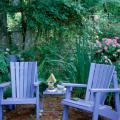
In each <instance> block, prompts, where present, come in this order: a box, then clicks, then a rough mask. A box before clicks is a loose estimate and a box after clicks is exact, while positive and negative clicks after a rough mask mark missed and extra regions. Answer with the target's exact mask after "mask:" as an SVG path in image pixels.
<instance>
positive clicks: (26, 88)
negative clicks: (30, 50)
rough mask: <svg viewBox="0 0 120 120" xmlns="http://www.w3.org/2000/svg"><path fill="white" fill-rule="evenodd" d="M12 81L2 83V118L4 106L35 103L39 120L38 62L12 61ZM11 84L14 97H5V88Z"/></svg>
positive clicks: (0, 112) (0, 113) (0, 111)
mask: <svg viewBox="0 0 120 120" xmlns="http://www.w3.org/2000/svg"><path fill="white" fill-rule="evenodd" d="M10 72H11V83H10V82H7V83H3V84H0V120H2V119H3V116H2V106H3V105H9V104H10V105H11V104H15V105H16V104H35V105H36V117H37V120H39V84H40V82H39V81H38V78H37V62H10ZM9 85H11V87H12V97H11V98H7V99H4V98H3V89H4V88H6V87H8V86H9Z"/></svg>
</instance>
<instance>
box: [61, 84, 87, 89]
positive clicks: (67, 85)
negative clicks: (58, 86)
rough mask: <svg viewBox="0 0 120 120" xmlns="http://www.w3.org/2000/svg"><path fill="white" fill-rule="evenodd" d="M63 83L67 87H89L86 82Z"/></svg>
mask: <svg viewBox="0 0 120 120" xmlns="http://www.w3.org/2000/svg"><path fill="white" fill-rule="evenodd" d="M62 85H63V86H65V87H82V88H86V87H87V85H86V84H76V83H62Z"/></svg>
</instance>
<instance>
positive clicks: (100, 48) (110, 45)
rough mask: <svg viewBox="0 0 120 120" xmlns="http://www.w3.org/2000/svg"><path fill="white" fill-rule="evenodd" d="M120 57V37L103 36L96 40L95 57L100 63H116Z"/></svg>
mask: <svg viewBox="0 0 120 120" xmlns="http://www.w3.org/2000/svg"><path fill="white" fill-rule="evenodd" d="M119 58H120V43H119V38H118V37H114V38H103V39H102V41H98V40H97V41H96V46H95V54H94V59H95V60H96V61H97V62H100V63H115V62H116V61H118V60H119Z"/></svg>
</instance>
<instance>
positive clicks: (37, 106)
mask: <svg viewBox="0 0 120 120" xmlns="http://www.w3.org/2000/svg"><path fill="white" fill-rule="evenodd" d="M39 102H40V101H39V86H38V87H37V89H36V120H39V116H40V114H39V110H40V104H39Z"/></svg>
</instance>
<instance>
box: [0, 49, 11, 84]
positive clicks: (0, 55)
mask: <svg viewBox="0 0 120 120" xmlns="http://www.w3.org/2000/svg"><path fill="white" fill-rule="evenodd" d="M8 80H9V72H8V62H7V59H6V56H5V53H4V52H3V51H2V50H0V83H3V82H6V81H8Z"/></svg>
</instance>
